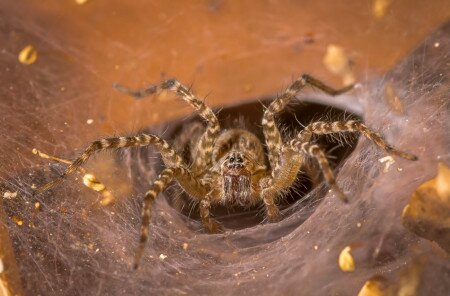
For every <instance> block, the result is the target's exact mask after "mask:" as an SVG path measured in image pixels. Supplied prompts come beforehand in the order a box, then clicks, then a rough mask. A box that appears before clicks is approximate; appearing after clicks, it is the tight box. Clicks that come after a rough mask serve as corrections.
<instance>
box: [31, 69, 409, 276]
mask: <svg viewBox="0 0 450 296" xmlns="http://www.w3.org/2000/svg"><path fill="white" fill-rule="evenodd" d="M307 85H310V86H313V87H316V88H318V89H320V90H322V91H324V92H325V93H327V94H329V95H338V94H341V93H343V92H346V91H348V90H350V89H351V88H352V86H348V87H345V88H343V89H338V90H336V89H333V88H331V87H329V86H327V85H325V84H324V83H322V82H321V81H319V80H317V79H315V78H313V77H311V76H309V75H302V76H301V77H300V78H299V79H298V80H296V81H294V82H293V83H292V84H291V85H290V86H289V87H288V88H287V90H286V91H285V92H284V93H283V94H282V95H281V96H279V97H278V98H276V99H275V100H274V101H273V102H271V104H270V105H269V106H268V108H267V109H266V110H265V112H264V115H263V118H262V128H263V133H264V137H265V145H266V146H267V156H266V155H265V153H264V149H263V145H264V144H263V143H261V141H260V140H259V139H258V138H257V137H256V136H255V135H254V134H252V133H251V132H249V131H246V130H243V129H239V128H233V129H229V130H222V129H221V127H220V123H219V121H218V119H217V117H216V115H215V114H214V112H213V111H212V110H211V109H210V108H209V107H208V106H206V105H205V104H204V103H203V102H202V101H201V100H199V99H198V98H197V97H196V96H195V95H194V94H193V93H192V92H191V91H190V90H189V89H188V88H186V87H185V86H184V85H182V84H181V83H180V82H178V81H177V80H175V79H170V80H166V81H164V82H162V83H161V84H159V85H152V86H149V87H147V88H145V89H141V90H130V89H128V88H126V87H123V86H120V85H116V86H115V88H116V89H117V90H119V91H121V92H124V93H126V94H129V95H131V96H133V97H144V96H148V95H151V94H155V93H157V92H159V91H163V90H168V91H172V92H174V93H176V94H177V95H178V96H179V97H180V98H182V99H183V100H184V101H186V102H187V103H188V104H190V105H191V106H192V107H194V109H195V110H197V112H198V113H199V114H200V116H201V117H202V118H203V119H204V120H205V121H206V127H205V128H204V131H203V133H202V134H201V136H200V137H199V139H196V140H194V141H192V142H193V143H194V142H195V143H197V145H196V147H194V149H192V151H191V157H192V163H185V162H184V160H183V158H182V157H181V155H180V152H178V151H175V150H174V149H173V148H172V147H171V145H170V144H169V143H168V142H167V141H165V140H164V139H162V138H160V137H159V136H157V135H151V134H140V135H137V136H132V137H114V138H106V139H101V140H98V141H94V142H92V143H91V144H90V145H89V146H88V147H87V148H86V150H85V151H84V152H83V153H82V154H81V155H80V156H79V157H78V158H77V159H75V160H74V161H73V162H72V163H71V164H70V165H69V166H68V167H67V169H66V170H65V172H64V173H63V174H62V175H61V176H60V177H59V178H57V179H55V180H53V181H51V182H50V183H47V184H45V185H43V186H42V187H40V188H38V189H37V190H36V192H37V193H41V192H44V191H46V190H48V189H50V188H51V187H53V186H54V185H55V184H57V183H59V182H60V181H62V180H63V179H64V178H65V177H66V176H67V175H69V174H70V173H72V172H74V171H75V170H76V169H77V168H78V167H80V166H81V165H82V164H83V163H85V162H86V161H87V160H88V158H89V157H90V156H91V155H92V154H93V153H95V152H98V151H102V150H106V149H116V148H125V147H137V146H148V145H154V146H155V147H156V148H157V149H158V150H159V152H160V153H161V156H162V159H163V162H164V165H165V169H163V170H162V172H161V173H160V175H159V176H158V178H157V179H156V180H155V181H154V182H153V185H152V186H151V187H150V189H149V190H148V191H147V192H146V194H145V196H144V201H143V209H142V225H141V232H140V242H139V246H138V249H137V251H136V256H135V261H134V267H135V268H137V266H138V264H139V261H140V258H141V257H142V254H143V251H144V247H145V243H146V242H147V239H148V230H149V222H150V217H151V208H152V203H153V201H154V200H155V198H156V197H157V196H158V194H159V193H160V192H162V191H163V190H164V189H165V188H166V187H167V186H168V185H169V183H171V182H172V181H176V182H178V184H179V185H180V186H181V187H182V188H183V190H184V191H185V192H186V193H187V194H188V195H189V196H190V197H191V198H192V199H194V200H195V201H197V202H198V203H199V209H200V217H201V220H202V223H203V225H204V227H205V228H206V230H207V231H209V232H212V233H214V232H218V231H220V230H221V226H220V224H218V223H217V222H216V221H214V220H213V219H212V218H211V217H210V206H211V204H215V203H219V204H223V205H225V206H232V205H242V206H250V205H254V204H257V203H260V202H263V203H264V205H265V209H266V215H267V217H268V219H269V220H270V221H277V219H278V218H279V217H280V211H279V209H278V207H277V203H276V202H277V198H279V197H280V195H281V194H280V193H281V192H283V191H286V190H287V189H288V188H289V187H291V186H293V184H294V182H295V180H296V177H297V174H298V172H299V171H300V170H301V169H302V166H303V165H304V163H305V158H306V157H312V158H314V159H316V160H317V162H318V164H319V167H320V169H321V171H322V173H323V175H324V177H325V180H326V181H327V183H328V185H329V186H330V188H331V189H332V190H333V191H334V192H335V193H336V195H337V196H338V197H339V198H340V199H342V200H343V201H344V202H347V201H348V199H347V197H346V196H345V194H344V193H343V192H342V191H341V190H340V189H339V187H338V186H337V185H336V182H335V178H334V175H333V172H332V170H331V168H330V166H329V164H328V161H327V158H326V157H325V154H324V152H323V151H322V150H321V149H320V147H318V146H317V145H315V144H314V143H313V142H312V140H313V136H314V135H324V134H332V133H345V132H359V133H361V134H363V135H364V136H365V137H367V138H368V139H369V140H372V141H373V142H374V143H375V144H376V145H377V146H379V147H380V148H381V149H383V150H385V151H386V152H388V153H390V154H393V155H397V156H400V157H403V158H406V159H409V160H417V157H416V156H414V155H412V154H409V153H405V152H402V151H399V150H397V149H395V148H393V147H392V146H390V145H389V144H387V143H386V142H385V141H384V140H383V138H382V137H381V136H380V135H379V134H378V133H376V132H374V131H372V130H371V129H369V128H368V127H367V126H365V125H364V124H363V123H362V122H359V121H355V120H349V121H335V122H323V121H318V122H313V123H311V124H309V125H307V126H306V127H305V128H304V129H303V130H301V131H299V132H298V133H297V135H296V136H295V137H293V138H292V139H290V140H289V141H286V142H283V141H282V137H281V134H280V131H279V129H278V127H277V124H276V115H277V114H278V113H279V112H281V111H282V110H283V109H284V108H285V107H286V105H287V104H289V102H290V101H291V100H292V99H294V98H295V96H296V94H297V93H298V92H299V91H300V90H301V89H303V88H304V87H305V86H307Z"/></svg>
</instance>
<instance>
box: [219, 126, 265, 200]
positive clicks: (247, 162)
mask: <svg viewBox="0 0 450 296" xmlns="http://www.w3.org/2000/svg"><path fill="white" fill-rule="evenodd" d="M213 161H215V163H216V164H215V167H216V170H215V171H214V170H213V172H214V173H215V174H214V175H213V177H215V179H216V182H217V184H220V185H219V186H217V187H218V188H217V189H218V190H216V192H215V196H213V199H214V198H216V199H217V200H220V202H221V203H222V204H224V205H240V206H251V205H254V204H256V203H257V202H258V201H259V190H258V188H259V186H258V182H259V180H260V179H261V177H262V176H263V175H264V174H265V172H266V165H265V157H264V150H263V147H262V144H261V142H260V141H259V139H258V138H257V137H256V136H255V135H253V134H252V133H250V132H248V131H246V130H242V129H232V130H229V131H226V132H223V133H222V134H221V135H220V136H219V137H218V139H217V141H216V143H215V145H214V149H213Z"/></svg>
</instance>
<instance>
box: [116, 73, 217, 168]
mask: <svg viewBox="0 0 450 296" xmlns="http://www.w3.org/2000/svg"><path fill="white" fill-rule="evenodd" d="M113 87H114V88H115V89H116V90H118V91H120V92H123V93H125V94H128V95H130V96H133V97H135V98H142V97H146V96H149V95H152V94H155V93H157V92H159V91H162V90H169V91H172V92H174V93H176V94H177V95H178V96H179V97H181V99H183V100H184V101H186V102H187V103H188V104H190V105H191V106H192V107H194V109H195V110H197V111H198V113H199V114H200V116H201V117H202V118H203V119H204V120H206V122H207V127H206V130H205V132H204V134H203V135H202V136H201V138H200V140H199V142H198V145H197V147H198V148H197V152H196V157H195V159H194V163H193V170H196V169H198V170H200V171H203V170H205V169H206V168H207V167H209V166H211V163H212V157H211V156H212V150H213V146H214V142H215V141H216V139H217V136H218V135H219V132H220V124H219V120H218V119H217V116H216V115H215V114H214V112H213V111H212V110H211V108H209V107H208V106H206V104H205V103H204V102H202V101H201V100H199V99H198V98H197V97H196V96H195V95H194V94H193V93H192V92H191V91H190V90H189V89H188V88H187V87H185V86H184V85H183V84H181V83H180V82H179V81H178V80H176V79H169V80H166V81H164V82H162V83H161V84H159V85H150V86H148V87H147V88H144V89H139V90H132V89H129V88H127V87H124V86H122V85H118V84H115V85H114V86H113Z"/></svg>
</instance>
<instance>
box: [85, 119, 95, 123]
mask: <svg viewBox="0 0 450 296" xmlns="http://www.w3.org/2000/svg"><path fill="white" fill-rule="evenodd" d="M86 123H87V124H92V123H94V119H88V120H86Z"/></svg>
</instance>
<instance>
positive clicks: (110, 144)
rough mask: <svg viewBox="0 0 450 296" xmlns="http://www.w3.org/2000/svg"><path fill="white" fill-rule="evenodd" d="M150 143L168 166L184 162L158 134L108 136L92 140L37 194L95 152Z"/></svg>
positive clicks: (73, 169) (62, 178)
mask: <svg viewBox="0 0 450 296" xmlns="http://www.w3.org/2000/svg"><path fill="white" fill-rule="evenodd" d="M148 145H155V146H156V147H157V148H158V149H159V150H160V152H161V155H162V158H163V161H164V163H165V164H166V166H181V165H182V164H183V161H182V159H181V157H180V156H179V155H178V154H177V153H176V152H175V150H173V149H172V148H171V147H170V145H169V144H168V143H167V142H166V141H165V140H163V139H161V138H159V137H158V136H155V135H148V134H142V135H139V136H135V137H116V138H106V139H102V140H98V141H94V142H92V143H91V144H90V145H89V146H88V147H87V148H86V150H85V151H84V152H83V153H82V154H81V155H80V156H79V157H78V158H77V159H75V160H74V161H73V162H72V163H71V164H70V165H69V166H68V167H67V168H66V170H65V171H64V173H63V174H62V175H61V176H60V177H59V178H56V179H54V180H53V181H51V182H49V183H47V184H45V185H43V186H41V187H39V188H37V189H36V191H35V194H40V193H42V192H44V191H47V190H49V189H50V188H52V187H53V186H55V185H56V184H58V183H60V182H62V181H63V180H64V179H65V177H66V176H67V175H69V174H71V173H72V172H74V171H75V170H76V169H77V168H79V167H80V166H81V165H82V164H83V163H85V162H86V161H87V160H88V159H89V157H90V156H91V155H92V154H94V153H95V152H98V151H103V150H107V149H116V148H125V147H136V146H148Z"/></svg>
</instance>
